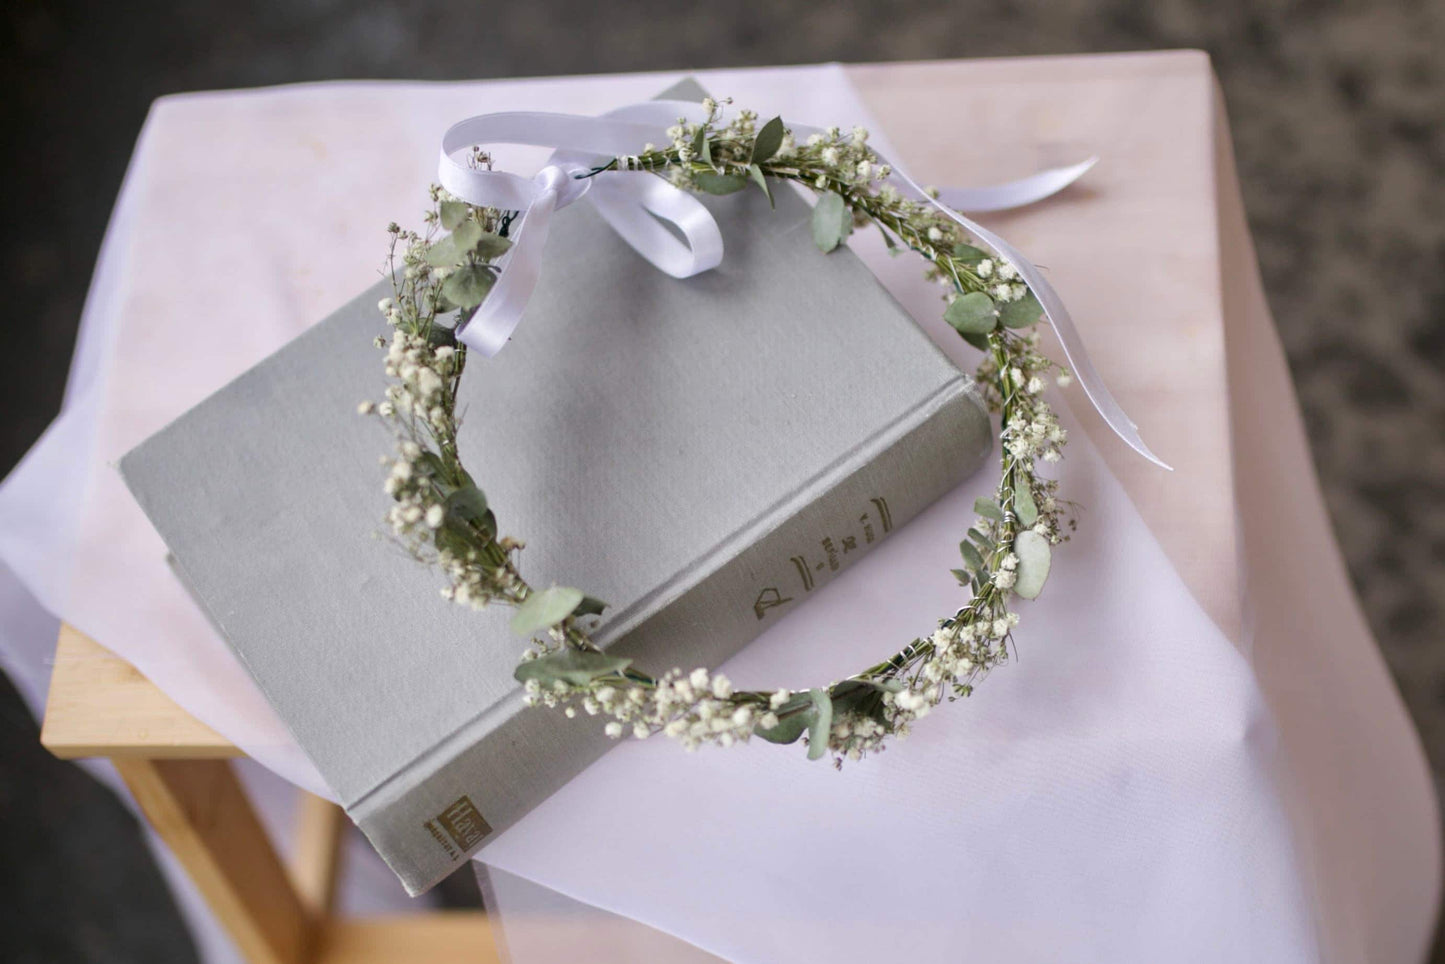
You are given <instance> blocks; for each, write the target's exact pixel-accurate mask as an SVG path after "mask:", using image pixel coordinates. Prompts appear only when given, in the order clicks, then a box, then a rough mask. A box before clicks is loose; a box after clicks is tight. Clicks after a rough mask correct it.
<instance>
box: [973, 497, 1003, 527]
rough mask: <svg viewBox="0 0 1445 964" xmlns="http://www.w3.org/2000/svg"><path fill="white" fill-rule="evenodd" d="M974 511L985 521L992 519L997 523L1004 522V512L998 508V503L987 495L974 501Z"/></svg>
mask: <svg viewBox="0 0 1445 964" xmlns="http://www.w3.org/2000/svg"><path fill="white" fill-rule="evenodd" d="M973 511H975V512H977V513H978V514H979V515H981V516H983V517H984V518H985V519H992V520H993V521H995V522H1002V521H1003V510H1002V509H1000V508H999V507H998V503H997V502H995V501H994V500H993V499H990V498H989V497H988V496H986V495H981V496H979V497H978V498H977V499H974V500H973Z"/></svg>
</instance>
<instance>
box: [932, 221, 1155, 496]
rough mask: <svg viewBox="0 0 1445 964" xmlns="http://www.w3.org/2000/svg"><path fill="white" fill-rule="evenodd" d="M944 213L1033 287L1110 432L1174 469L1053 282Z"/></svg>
mask: <svg viewBox="0 0 1445 964" xmlns="http://www.w3.org/2000/svg"><path fill="white" fill-rule="evenodd" d="M944 210H947V209H946V208H945V209H944ZM948 214H949V216H951V217H952V218H953V219H954V220H955V221H957V222H958V223H959V224H961V225H963V226H964V228H966V229H967V230H968V231H969V232H970V233H971V234H973V236H974V237H976V238H978V239H979V240H980V241H983V242H984V243H985V244H987V245H988V246H989V247H991V248H993V249H994V250H995V251H997V252H998V253H999V254H1001V255H1003V256H1004V257H1005V258H1007V259H1008V260H1009V262H1010V263H1011V264H1013V266H1014V267H1015V268H1017V269H1018V272H1019V275H1020V276H1021V277H1022V278H1023V280H1024V282H1025V283H1026V284H1027V285H1028V286H1029V290H1031V291H1033V293H1034V295H1035V296H1036V297H1037V298H1038V299H1039V304H1040V305H1042V306H1043V309H1044V316H1045V317H1046V318H1047V319H1048V321H1049V324H1051V325H1052V326H1053V328H1054V331H1055V332H1056V333H1057V334H1058V336H1059V344H1060V345H1061V346H1062V347H1063V349H1064V357H1065V358H1066V359H1068V362H1069V368H1070V370H1071V371H1072V372H1073V374H1074V377H1075V378H1077V379H1078V380H1079V387H1080V388H1082V389H1083V390H1084V394H1085V395H1087V396H1088V397H1089V401H1090V402H1092V403H1093V405H1094V408H1095V410H1097V411H1098V413H1099V415H1100V417H1101V418H1103V419H1104V421H1105V423H1106V424H1108V426H1109V427H1110V428H1111V429H1113V430H1114V434H1116V435H1118V436H1119V438H1121V439H1123V440H1124V442H1125V444H1127V445H1128V446H1129V447H1130V448H1132V449H1133V450H1134V451H1136V452H1138V453H1139V454H1140V455H1142V456H1144V457H1145V458H1146V459H1148V460H1149V461H1150V462H1153V463H1154V464H1155V465H1157V466H1159V467H1160V468H1163V469H1168V470H1169V471H1171V472H1172V471H1174V467H1173V466H1171V465H1169V464H1168V463H1167V462H1165V461H1164V460H1163V459H1161V458H1159V456H1157V455H1155V454H1154V452H1153V451H1152V450H1151V449H1150V448H1149V446H1148V445H1146V444H1144V439H1143V438H1141V437H1140V435H1139V426H1137V425H1135V424H1134V420H1133V419H1131V418H1130V417H1129V416H1128V415H1126V414H1125V413H1124V409H1123V407H1122V406H1121V405H1120V404H1119V402H1118V400H1117V399H1115V398H1114V395H1113V393H1112V392H1110V391H1109V386H1108V385H1106V384H1105V383H1104V377H1103V376H1102V375H1100V374H1099V370H1098V369H1097V368H1095V367H1094V363H1093V362H1092V361H1091V360H1090V359H1089V353H1088V352H1087V351H1085V350H1084V339H1083V336H1081V335H1080V334H1079V329H1078V328H1077V327H1076V326H1075V325H1074V319H1073V318H1072V317H1070V315H1069V310H1068V309H1067V308H1065V307H1064V301H1063V299H1062V298H1060V297H1059V295H1058V292H1056V291H1054V288H1053V285H1051V284H1049V282H1048V280H1047V279H1046V278H1045V277H1044V276H1043V273H1042V272H1040V271H1039V269H1038V268H1037V267H1036V266H1035V265H1034V264H1033V263H1032V262H1031V261H1029V259H1028V258H1025V257H1024V256H1023V253H1022V252H1021V251H1019V250H1018V249H1017V248H1015V247H1014V246H1013V245H1011V244H1009V243H1008V242H1007V241H1005V240H1004V239H1003V238H1001V237H999V236H998V235H996V234H994V233H993V232H992V231H990V230H988V229H987V228H985V227H984V226H983V225H981V224H978V223H976V222H974V221H971V220H970V219H968V218H966V217H964V216H963V215H961V214H958V213H956V212H953V211H948Z"/></svg>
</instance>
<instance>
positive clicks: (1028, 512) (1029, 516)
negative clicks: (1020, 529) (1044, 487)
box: [1014, 483, 1039, 526]
mask: <svg viewBox="0 0 1445 964" xmlns="http://www.w3.org/2000/svg"><path fill="white" fill-rule="evenodd" d="M1014 515H1016V516H1018V517H1019V521H1020V522H1022V523H1023V524H1024V525H1026V526H1031V525H1033V524H1034V523H1035V522H1037V521H1039V507H1038V506H1036V505H1034V494H1033V491H1032V490H1031V489H1030V487H1029V486H1028V484H1027V483H1025V484H1023V485H1016V486H1014Z"/></svg>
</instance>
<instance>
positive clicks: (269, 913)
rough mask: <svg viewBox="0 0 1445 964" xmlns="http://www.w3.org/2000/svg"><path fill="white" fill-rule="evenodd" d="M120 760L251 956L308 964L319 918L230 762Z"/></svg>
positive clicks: (138, 795)
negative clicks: (300, 889)
mask: <svg viewBox="0 0 1445 964" xmlns="http://www.w3.org/2000/svg"><path fill="white" fill-rule="evenodd" d="M113 762H114V763H115V767H116V769H117V770H119V771H120V775H121V777H122V778H123V779H124V780H125V782H126V784H127V786H129V787H130V791H131V793H132V794H133V795H134V796H135V799H136V802H137V803H138V804H140V808H141V810H142V811H144V812H145V815H146V817H147V818H148V819H149V820H150V822H151V826H153V827H154V828H155V829H156V832H157V833H159V834H160V835H161V838H162V839H163V840H165V842H166V844H167V845H168V846H169V847H170V848H171V851H172V852H173V853H174V854H175V855H176V857H177V858H179V859H180V861H181V863H182V864H183V865H184V866H185V868H186V870H187V871H188V872H189V873H190V875H191V879H192V880H193V881H195V883H196V886H197V888H198V889H199V890H200V891H201V893H202V895H203V896H204V897H205V898H206V901H207V903H209V904H210V906H211V908H212V909H213V910H214V911H215V914H216V916H217V918H218V919H219V920H220V921H221V923H222V924H223V925H224V926H225V927H226V929H227V930H228V931H229V932H230V934H231V936H232V938H234V939H235V941H236V944H237V946H238V947H239V948H240V950H241V953H242V954H244V955H245V956H246V959H247V960H248V961H251V962H253V964H304V962H305V961H306V959H307V955H308V953H309V952H310V947H311V939H312V934H313V921H314V920H315V918H314V917H313V916H312V912H311V911H310V909H309V908H308V907H307V904H306V902H305V901H304V900H303V899H302V897H301V895H300V894H299V893H298V892H297V889H296V887H295V886H294V885H293V883H292V879H291V877H290V875H289V874H288V873H287V871H286V868H285V866H284V865H283V864H282V862H281V859H280V857H278V856H277V854H276V849H275V847H274V846H273V845H272V843H271V840H270V838H269V837H267V835H266V831H265V829H264V828H263V827H262V826H261V823H260V821H259V820H258V819H257V817H256V813H255V811H254V810H253V809H252V808H251V803H250V801H249V800H248V799H247V798H246V794H245V791H244V790H242V788H241V785H240V782H239V781H238V780H237V779H236V774H235V771H233V770H232V769H231V766H230V764H229V763H228V762H227V761H225V760H149V759H141V758H127V757H121V758H116V759H114V760H113ZM328 888H329V885H328ZM326 892H327V889H326V888H323V889H322V890H321V891H313V892H311V893H309V894H308V897H311V898H313V899H314V898H316V896H317V895H318V894H324V893H326ZM326 899H327V900H329V898H326Z"/></svg>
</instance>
